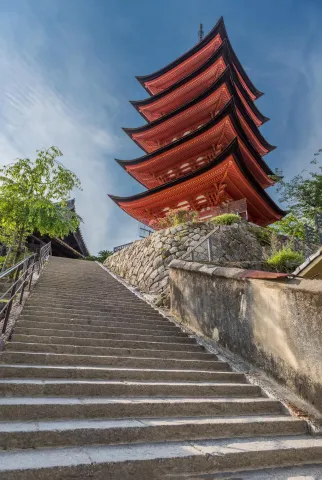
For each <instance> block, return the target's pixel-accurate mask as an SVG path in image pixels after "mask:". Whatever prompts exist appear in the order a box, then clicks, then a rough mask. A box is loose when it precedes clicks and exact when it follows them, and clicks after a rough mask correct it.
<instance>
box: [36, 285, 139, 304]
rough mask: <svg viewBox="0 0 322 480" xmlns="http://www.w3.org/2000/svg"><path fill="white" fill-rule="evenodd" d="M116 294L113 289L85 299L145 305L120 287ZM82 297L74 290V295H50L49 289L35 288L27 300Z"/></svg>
mask: <svg viewBox="0 0 322 480" xmlns="http://www.w3.org/2000/svg"><path fill="white" fill-rule="evenodd" d="M116 294H117V295H118V297H117V296H116V295H115V288H113V291H112V292H108V291H104V294H101V295H97V294H94V293H93V294H92V295H87V296H86V299H87V300H89V301H91V302H92V301H96V302H105V301H106V302H110V301H113V300H114V301H117V302H120V301H123V300H124V301H127V302H131V301H132V302H133V301H134V300H135V301H136V302H140V303H141V304H142V303H143V304H144V305H145V306H146V305H147V304H146V303H145V301H144V300H143V299H141V298H140V297H137V296H134V295H133V293H132V292H130V291H127V290H126V291H124V288H123V287H122V289H121V290H116ZM84 295H86V292H85V293H83V294H82V293H79V290H76V291H75V292H74V293H69V292H66V291H61V292H58V291H57V292H55V293H51V291H50V289H48V290H46V291H45V290H43V291H40V290H39V289H38V288H37V287H36V288H35V289H34V290H33V291H32V293H31V295H30V297H29V299H30V301H32V300H36V299H39V301H47V300H49V301H51V300H52V301H54V302H56V301H57V299H60V300H64V301H69V300H71V301H80V302H83V301H84Z"/></svg>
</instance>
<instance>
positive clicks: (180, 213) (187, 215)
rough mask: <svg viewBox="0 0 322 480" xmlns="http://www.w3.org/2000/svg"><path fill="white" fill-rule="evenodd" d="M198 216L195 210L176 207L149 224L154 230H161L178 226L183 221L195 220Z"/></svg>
mask: <svg viewBox="0 0 322 480" xmlns="http://www.w3.org/2000/svg"><path fill="white" fill-rule="evenodd" d="M197 217H198V213H197V212H195V211H193V210H184V209H182V208H175V209H172V210H168V211H167V213H166V214H165V216H164V217H162V218H158V219H154V220H151V221H150V223H149V226H150V227H151V228H153V229H154V230H161V229H163V228H169V227H176V226H177V225H181V224H182V223H187V222H195V221H196V219H197Z"/></svg>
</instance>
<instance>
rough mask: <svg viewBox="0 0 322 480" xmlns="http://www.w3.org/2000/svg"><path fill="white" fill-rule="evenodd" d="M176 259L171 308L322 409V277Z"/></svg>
mask: <svg viewBox="0 0 322 480" xmlns="http://www.w3.org/2000/svg"><path fill="white" fill-rule="evenodd" d="M245 274H249V271H245V270H241V269H237V268H225V267H215V266H209V265H208V266H207V265H202V264H198V263H192V262H184V261H180V260H174V261H173V262H172V263H171V266H170V290H171V307H172V312H173V314H174V315H175V316H176V317H177V318H180V319H181V320H182V321H183V322H184V323H185V324H187V325H188V326H189V327H190V328H192V329H193V330H195V331H197V332H199V333H202V334H204V335H205V336H207V337H210V338H213V339H214V340H216V341H218V342H219V343H220V344H221V345H223V346H224V347H226V348H228V349H230V350H231V351H233V352H235V353H237V354H239V355H240V356H241V357H243V358H244V359H246V360H248V361H249V362H251V363H252V364H254V365H256V366H259V367H260V368H262V369H263V370H264V371H266V372H267V373H269V374H271V375H272V376H274V377H275V378H276V379H277V380H279V381H280V382H282V383H283V384H286V385H287V386H288V387H290V388H291V389H293V390H294V391H295V392H296V393H298V394H300V395H301V396H302V397H303V398H305V399H306V400H308V401H309V402H311V403H312V404H314V405H315V406H316V408H318V409H319V410H320V411H322V281H321V280H306V279H293V280H290V279H284V280H279V281H278V280H259V279H255V278H245Z"/></svg>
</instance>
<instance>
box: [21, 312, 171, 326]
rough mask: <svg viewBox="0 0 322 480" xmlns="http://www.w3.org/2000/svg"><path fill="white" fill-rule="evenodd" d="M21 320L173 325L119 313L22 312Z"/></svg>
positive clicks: (158, 319)
mask: <svg viewBox="0 0 322 480" xmlns="http://www.w3.org/2000/svg"><path fill="white" fill-rule="evenodd" d="M21 318H28V319H38V318H46V319H47V321H51V320H52V319H53V320H55V319H64V320H67V321H69V320H79V319H80V320H82V321H88V320H89V321H91V320H93V321H95V320H98V321H104V322H106V321H111V322H118V323H120V322H124V323H126V324H132V323H135V324H137V323H138V322H140V323H141V324H142V326H143V325H149V326H150V325H151V326H153V325H165V326H167V325H173V323H171V322H169V321H168V320H167V319H165V318H164V317H161V316H159V317H155V316H153V315H152V316H151V317H150V316H147V317H144V318H143V317H142V316H140V315H130V314H129V313H127V314H126V313H119V314H115V315H114V314H113V315H109V314H108V315H107V314H106V313H100V312H96V313H95V314H88V313H85V314H82V313H77V314H75V313H74V314H69V313H68V312H59V313H58V314H56V313H54V312H47V313H44V312H37V311H35V312H31V313H30V312H29V313H28V311H26V310H23V315H22V316H21Z"/></svg>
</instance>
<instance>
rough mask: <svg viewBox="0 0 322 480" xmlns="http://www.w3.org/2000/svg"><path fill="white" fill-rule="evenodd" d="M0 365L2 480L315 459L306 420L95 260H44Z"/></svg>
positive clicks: (172, 475)
mask: <svg viewBox="0 0 322 480" xmlns="http://www.w3.org/2000/svg"><path fill="white" fill-rule="evenodd" d="M0 362H1V363H0V372H1V380H0V391H1V392H0V394H1V398H0V449H1V450H0V479H1V480H4V479H5V480H20V479H21V480H25V479H28V480H29V479H33V480H37V479H50V480H56V479H72V478H73V479H74V478H81V479H85V478H93V479H104V480H106V479H108V480H109V479H110V480H116V479H117V480H128V479H140V480H142V479H149V480H150V479H151V480H152V479H158V478H162V479H165V478H169V479H180V478H182V479H183V478H191V479H192V478H196V479H197V478H223V477H222V476H221V475H219V472H231V471H234V472H239V474H238V476H229V477H228V476H227V477H226V476H225V478H239V479H244V478H245V479H246V478H281V479H282V478H283V479H284V478H285V479H286V478H288V477H289V474H288V472H291V470H292V471H293V469H294V466H297V465H299V466H301V468H300V471H301V473H303V472H304V473H305V472H306V471H311V468H313V467H312V466H311V465H313V464H320V463H321V464H322V438H321V437H320V438H319V437H316V438H315V437H313V436H310V435H309V434H308V433H307V426H306V423H305V422H304V421H303V420H299V419H296V418H293V417H291V416H290V415H289V414H288V413H287V412H286V411H285V410H284V407H283V405H282V404H281V403H280V402H279V401H277V400H275V399H273V398H268V397H267V396H266V395H265V394H264V393H263V392H262V391H261V389H260V388H259V387H258V386H255V385H251V384H250V383H248V381H247V379H246V377H245V375H244V374H242V373H238V372H235V371H232V369H231V368H230V366H229V365H228V364H227V363H225V362H223V361H220V360H219V359H218V358H217V357H216V356H215V355H213V354H210V353H207V352H206V351H205V350H204V349H203V347H201V346H200V345H198V344H197V342H196V340H195V339H194V338H191V337H189V336H188V335H187V334H186V333H184V332H183V331H182V330H181V329H180V328H179V327H178V326H176V325H175V324H174V323H171V322H170V321H169V320H167V319H166V318H164V317H163V316H162V315H161V314H159V313H158V312H157V311H156V310H154V309H153V308H152V307H151V306H150V305H148V304H147V303H145V302H144V301H143V300H141V299H140V298H138V297H137V296H135V295H134V294H133V293H132V292H131V291H129V290H128V289H127V288H126V287H125V286H123V285H122V284H121V283H119V282H118V281H117V280H116V279H115V278H113V277H112V276H111V275H109V274H108V273H107V272H106V271H104V270H103V269H102V268H101V267H100V266H99V265H97V264H96V263H93V262H87V261H82V260H70V259H62V258H56V257H53V258H51V259H50V261H49V263H48V265H47V267H46V269H45V271H44V273H43V274H42V276H41V278H40V280H39V281H38V283H37V285H36V286H35V288H34V290H33V292H32V294H31V295H30V297H29V299H28V301H27V304H26V305H25V307H24V309H23V312H22V315H21V317H20V319H19V321H18V322H17V324H16V327H15V329H14V332H13V335H12V339H11V341H10V342H8V343H7V345H6V349H5V351H4V352H3V353H2V354H1V356H0ZM292 466H293V468H291V467H292ZM282 467H283V469H282V470H280V469H281V468H282ZM286 467H287V468H286ZM276 468H278V470H276ZM285 468H286V470H285ZM314 468H318V469H319V466H316V467H314ZM263 469H265V470H263ZM267 469H268V470H267ZM271 469H272V470H271ZM321 469H322V467H321ZM247 470H251V471H252V472H253V473H252V474H249V476H248V474H246V473H242V472H245V471H247ZM265 472H266V473H267V472H268V473H267V475H268V476H267V477H265V475H266V473H265ZM274 472H275V473H274ZM277 472H282V473H277ZM210 473H213V475H215V476H211V477H209V476H208V474H210ZM217 475H219V476H218V477H217ZM244 475H245V476H244ZM252 475H255V476H254V477H252ZM274 475H275V476H274ZM277 475H282V476H277ZM283 475H284V476H283Z"/></svg>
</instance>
